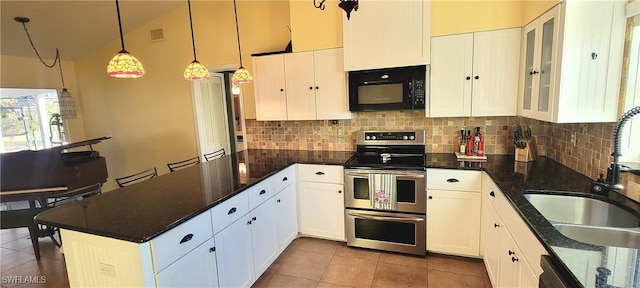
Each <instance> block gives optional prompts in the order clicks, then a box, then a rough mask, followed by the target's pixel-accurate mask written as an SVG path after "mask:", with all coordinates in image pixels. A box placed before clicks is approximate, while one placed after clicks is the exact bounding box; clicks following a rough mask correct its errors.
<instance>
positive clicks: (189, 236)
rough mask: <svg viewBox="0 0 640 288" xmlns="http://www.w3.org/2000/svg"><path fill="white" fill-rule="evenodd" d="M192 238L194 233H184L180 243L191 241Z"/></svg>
mask: <svg viewBox="0 0 640 288" xmlns="http://www.w3.org/2000/svg"><path fill="white" fill-rule="evenodd" d="M191 238H193V234H191V233H189V234H187V235H184V237H182V240H180V244H182V243H184V242H189V241H190V240H191Z"/></svg>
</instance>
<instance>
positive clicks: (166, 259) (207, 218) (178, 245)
mask: <svg viewBox="0 0 640 288" xmlns="http://www.w3.org/2000/svg"><path fill="white" fill-rule="evenodd" d="M212 236H213V232H212V230H211V214H210V213H209V211H207V212H204V213H201V214H200V215H198V216H196V217H194V218H191V219H189V220H187V221H186V222H184V223H182V224H180V225H178V226H176V227H174V228H172V229H171V230H169V231H167V232H165V233H163V234H161V235H160V236H158V237H156V238H153V239H152V240H151V249H152V253H153V261H154V267H155V271H156V272H158V271H160V270H162V269H164V268H165V267H167V266H169V264H171V263H173V262H174V261H175V260H177V259H178V258H180V257H182V256H183V255H185V254H187V253H188V252H189V251H191V250H193V248H196V247H198V245H200V244H202V243H204V241H206V240H207V239H209V238H211V237H212Z"/></svg>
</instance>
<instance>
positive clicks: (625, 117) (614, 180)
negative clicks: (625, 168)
mask: <svg viewBox="0 0 640 288" xmlns="http://www.w3.org/2000/svg"><path fill="white" fill-rule="evenodd" d="M638 114H640V106H637V107H635V108H631V110H629V111H627V112H625V113H624V114H622V116H620V119H619V120H618V124H617V125H616V129H615V130H614V131H613V152H611V156H613V163H611V166H610V167H609V168H608V169H607V179H606V181H607V182H605V180H604V179H603V178H602V174H600V178H599V179H598V180H597V181H596V182H593V183H592V184H591V191H592V192H596V193H606V192H608V191H609V190H611V189H615V190H622V189H623V188H624V187H623V186H622V184H620V172H621V170H622V165H621V164H620V156H622V153H620V150H621V147H620V146H621V143H620V142H621V141H622V135H621V134H620V133H621V132H622V127H623V126H624V124H625V123H626V122H627V121H629V119H631V118H632V117H633V116H636V115H638Z"/></svg>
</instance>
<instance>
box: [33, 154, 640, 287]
mask: <svg viewBox="0 0 640 288" xmlns="http://www.w3.org/2000/svg"><path fill="white" fill-rule="evenodd" d="M353 155H354V152H352V151H339V152H333V151H297V150H260V149H250V150H246V151H242V152H239V153H235V154H231V155H228V156H226V157H223V158H221V159H216V160H213V161H209V162H203V163H201V164H199V165H196V166H193V167H189V168H186V169H183V170H179V171H176V172H173V173H169V174H166V175H162V176H161V177H157V178H153V179H150V180H147V181H144V182H142V183H140V184H136V185H132V186H128V187H124V188H120V189H117V190H114V191H110V192H106V193H103V194H101V195H98V196H95V197H90V198H87V199H84V200H80V201H73V202H71V203H67V204H65V205H62V206H60V207H56V208H52V209H49V210H47V211H45V212H43V213H41V214H39V215H38V216H37V217H36V221H37V222H38V223H42V224H51V225H54V226H57V227H61V228H65V229H70V230H75V231H80V232H85V233H91V234H95V235H100V236H106V237H111V238H116V239H121V240H125V241H130V242H138V243H142V242H146V241H149V240H151V239H152V238H154V237H156V236H158V235H160V234H162V233H164V232H166V231H168V230H170V229H171V228H173V227H175V226H177V225H179V224H180V223H182V222H184V221H186V220H188V219H190V218H192V217H195V216H196V215H198V214H200V213H202V212H204V211H206V210H208V209H210V208H211V207H213V206H215V205H217V204H219V203H221V202H223V201H224V200H226V199H228V198H230V197H232V196H234V195H236V194H238V193H240V192H242V191H244V190H245V189H246V188H248V187H251V186H252V185H254V184H256V183H257V182H259V181H260V180H261V179H263V178H264V177H267V176H270V175H273V174H275V173H276V172H278V171H280V170H282V169H284V168H286V167H288V166H289V165H291V164H294V163H305V164H324V165H327V164H328V165H343V164H344V163H345V162H347V160H348V159H349V158H350V157H351V156H353ZM425 168H444V169H471V170H484V171H486V172H487V173H488V174H489V175H490V176H491V178H492V179H493V180H494V182H495V183H496V184H497V185H498V187H499V188H500V189H501V190H502V192H503V193H504V194H505V195H506V196H507V198H508V199H509V201H510V202H511V204H512V206H513V207H514V208H515V210H516V211H517V212H518V213H519V214H520V216H521V217H522V218H523V219H524V221H525V223H527V224H528V225H529V227H530V229H531V230H532V231H533V232H534V234H535V235H536V236H537V237H538V239H539V240H540V242H541V243H542V244H543V246H544V247H545V248H546V249H547V250H548V251H549V254H550V255H551V257H552V259H553V260H554V262H556V263H557V264H558V265H559V266H561V268H562V269H563V270H564V271H562V272H564V273H565V274H566V276H567V278H569V280H570V281H572V284H573V285H572V286H585V287H593V286H594V281H595V274H596V272H595V271H590V270H588V268H589V267H592V266H594V265H596V266H595V267H600V266H602V267H606V268H607V269H609V270H611V271H612V276H611V277H610V279H611V278H614V276H615V279H616V280H615V281H616V283H625V284H622V285H621V284H615V283H614V284H615V285H616V286H635V285H636V284H635V283H633V281H635V279H634V277H635V274H640V264H638V265H636V263H637V262H633V261H631V260H634V259H636V260H637V259H640V257H637V256H638V255H639V254H638V252H639V250H638V249H628V248H618V247H603V246H594V245H589V244H584V243H581V242H577V241H574V240H572V239H569V238H566V237H564V236H563V235H561V234H560V233H558V232H557V231H556V230H555V229H554V228H553V227H552V226H551V224H550V223H549V222H548V221H547V220H546V219H545V218H544V217H542V215H541V214H540V213H539V212H538V211H537V210H536V209H535V208H534V207H533V206H532V205H531V204H530V203H529V202H528V201H527V200H526V199H525V198H524V196H523V195H524V193H525V191H527V190H538V191H547V190H553V191H571V192H586V191H589V185H590V183H591V179H589V178H588V177H586V176H584V175H581V174H579V173H577V172H575V171H573V170H571V169H570V168H568V167H566V166H563V165H561V164H559V163H557V162H555V161H553V160H551V159H549V158H546V157H540V158H539V159H538V160H537V161H535V162H530V163H520V162H515V161H514V156H513V155H489V156H488V159H487V161H486V162H459V161H457V160H456V157H455V155H454V154H453V153H450V154H449V153H447V154H444V153H443V154H431V153H428V154H426V161H425ZM608 198H609V199H610V200H612V201H618V202H623V203H624V204H626V205H627V206H628V207H631V208H632V210H634V211H636V212H637V211H639V210H640V206H639V204H638V203H637V202H635V201H633V200H630V199H628V198H626V197H624V196H622V195H620V194H617V193H611V194H610V195H609V197H608ZM132 219H135V221H133V220H132ZM524 249H526V248H524ZM621 259H626V260H625V261H626V262H625V261H622V260H621ZM594 261H595V262H598V263H595V264H594ZM589 263H591V264H589ZM536 264H537V263H536ZM588 264H589V265H590V266H589V265H588ZM532 265H533V264H532Z"/></svg>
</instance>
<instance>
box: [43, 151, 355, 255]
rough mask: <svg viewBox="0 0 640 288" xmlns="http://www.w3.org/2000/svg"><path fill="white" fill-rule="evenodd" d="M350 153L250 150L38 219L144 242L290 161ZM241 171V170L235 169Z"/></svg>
mask: <svg viewBox="0 0 640 288" xmlns="http://www.w3.org/2000/svg"><path fill="white" fill-rule="evenodd" d="M352 155H353V152H349V151H345V152H341V151H338V152H335V151H297V150H259V149H252V150H247V151H242V152H239V153H235V154H231V155H228V156H225V157H223V158H220V159H216V160H212V161H208V162H203V163H201V164H198V165H196V166H192V167H188V168H185V169H182V170H179V171H176V172H173V173H169V174H166V175H161V176H160V177H156V178H152V179H149V180H146V181H144V182H141V183H137V184H134V185H131V186H127V187H124V188H120V189H117V190H114V191H109V192H105V193H102V194H100V195H97V196H94V197H89V198H87V199H83V200H80V201H73V202H70V203H67V204H65V205H61V206H59V207H55V208H52V209H49V210H46V211H44V212H43V213H40V214H38V215H37V216H36V218H35V220H36V222H38V223H42V224H50V225H54V226H56V227H60V228H65V229H69V230H75V231H80V232H85V233H91V234H95V235H100V236H105V237H110V238H116V239H121V240H125V241H130V242H138V243H142V242H146V241H149V240H151V239H152V238H154V237H156V236H158V235H160V234H162V233H163V232H165V231H168V230H170V229H171V228H173V227H175V226H177V225H179V224H180V223H182V222H184V221H186V220H188V219H190V218H192V217H195V216H196V215H198V214H200V213H202V212H204V211H206V210H208V209H210V208H211V207H213V206H215V205H217V204H218V203H221V202H223V201H224V200H226V199H228V198H230V197H231V196H233V195H236V194H238V193H240V192H242V191H243V190H245V189H246V188H248V187H250V186H252V185H254V184H255V183H257V182H259V181H260V180H261V179H262V178H264V177H267V176H269V175H271V174H274V173H276V172H278V171H280V170H282V169H284V168H286V167H287V166H289V165H291V164H293V163H305V164H325V165H326V164H329V165H343V164H344V163H345V162H346V161H347V160H348V159H349V158H350V157H351V156H352ZM241 171H246V173H244V172H241Z"/></svg>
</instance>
